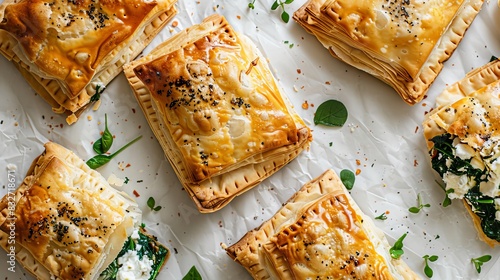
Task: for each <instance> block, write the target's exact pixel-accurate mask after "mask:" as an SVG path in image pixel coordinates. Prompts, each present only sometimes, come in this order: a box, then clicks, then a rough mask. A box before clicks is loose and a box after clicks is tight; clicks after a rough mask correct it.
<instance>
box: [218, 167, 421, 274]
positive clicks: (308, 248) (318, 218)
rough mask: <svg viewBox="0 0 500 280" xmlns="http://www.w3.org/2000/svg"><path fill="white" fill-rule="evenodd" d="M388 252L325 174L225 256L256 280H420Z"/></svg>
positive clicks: (381, 237) (382, 238)
mask: <svg viewBox="0 0 500 280" xmlns="http://www.w3.org/2000/svg"><path fill="white" fill-rule="evenodd" d="M389 248H390V245H389V244H388V242H387V240H386V238H385V236H384V234H383V232H382V231H380V230H379V229H378V228H376V227H375V225H374V224H373V221H372V220H371V219H370V218H368V217H367V216H365V215H364V214H363V213H362V212H361V210H360V209H359V207H358V206H357V205H356V203H355V202H354V200H353V199H352V198H351V196H350V195H349V193H348V192H347V190H346V189H345V188H344V186H343V184H342V182H341V181H340V179H339V178H338V176H337V175H336V174H335V172H334V171H333V170H327V171H326V172H325V173H323V174H322V175H321V176H319V177H318V178H316V179H314V180H312V181H310V182H308V183H307V184H305V185H304V186H303V187H302V188H301V189H300V190H299V191H298V192H297V193H295V195H293V196H292V197H291V198H290V199H289V200H288V202H287V203H286V204H285V205H284V206H283V207H282V208H281V209H280V210H279V211H278V212H277V213H276V214H275V215H274V216H273V217H272V218H271V219H270V220H268V221H266V222H264V223H263V224H262V225H261V226H260V227H258V228H257V229H254V230H251V231H249V232H248V233H247V234H246V235H245V236H243V237H242V238H241V239H240V240H239V241H238V242H236V243H235V244H233V245H231V246H230V247H228V248H226V251H227V254H228V255H229V256H230V257H231V258H232V259H233V260H234V261H236V262H238V263H240V264H241V265H242V266H243V267H245V268H246V269H247V271H248V272H249V273H250V274H251V275H252V277H253V278H254V279H327V278H330V277H331V278H332V279H343V278H349V279H351V278H356V279H419V277H418V276H417V275H416V274H415V273H414V272H413V271H411V270H410V268H409V267H408V266H407V265H406V264H405V263H404V262H403V261H402V260H401V259H392V258H391V257H390V255H389Z"/></svg>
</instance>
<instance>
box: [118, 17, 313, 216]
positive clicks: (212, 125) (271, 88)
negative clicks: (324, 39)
mask: <svg viewBox="0 0 500 280" xmlns="http://www.w3.org/2000/svg"><path fill="white" fill-rule="evenodd" d="M124 69H125V70H124V72H125V75H126V77H127V79H128V81H129V83H130V85H131V87H132V89H133V91H134V93H135V96H136V98H137V100H138V101H139V103H140V105H141V107H142V109H143V111H144V113H145V115H146V117H147V119H148V122H149V124H150V126H151V128H152V130H153V132H154V133H155V135H156V137H157V138H158V140H159V142H160V144H161V145H162V147H163V149H164V151H165V154H166V156H167V158H168V159H169V161H170V163H171V164H172V166H173V168H174V170H175V172H176V173H177V175H178V177H179V179H180V181H181V183H182V184H183V185H184V186H185V189H186V190H187V191H188V192H189V194H190V195H191V197H192V198H193V200H194V201H195V202H196V204H197V206H198V208H199V210H200V211H201V212H211V211H215V210H218V209H220V208H221V207H223V206H224V205H226V204H227V203H228V202H229V201H230V200H232V199H233V198H234V197H235V196H236V195H239V194H241V193H242V192H244V191H246V190H248V189H249V188H251V187H253V186H255V185H256V184H257V183H259V182H260V181H262V180H263V179H265V178H267V177H268V176H270V175H271V174H273V173H274V172H276V171H277V170H278V169H279V168H281V167H283V166H284V165H285V164H286V163H288V162H289V161H291V160H292V159H293V158H295V157H296V156H297V155H298V154H299V153H300V152H301V151H302V150H304V149H305V148H307V147H308V146H309V142H310V140H311V133H310V130H309V129H308V128H307V127H306V126H305V125H304V122H303V121H302V120H301V119H300V117H299V116H298V115H297V114H296V113H295V112H294V111H293V110H292V108H291V107H290V106H289V104H288V100H287V99H286V97H285V96H284V95H282V93H281V91H280V89H279V88H278V85H277V83H276V81H275V79H274V77H273V75H272V73H271V71H270V69H269V66H268V64H267V61H266V59H265V58H264V57H263V55H262V54H261V53H260V52H259V50H258V49H257V48H256V47H255V45H254V44H253V43H252V42H251V41H250V40H249V39H248V38H246V37H245V36H243V35H241V34H237V33H236V32H235V31H234V30H233V29H232V27H231V26H230V25H229V23H228V22H227V21H226V19H225V18H224V17H223V16H221V15H213V16H210V17H208V18H206V19H205V20H204V21H203V22H202V23H201V24H199V25H195V26H193V27H190V28H188V29H186V30H184V31H183V32H181V33H179V34H177V35H175V36H173V37H172V38H171V39H169V40H168V41H166V42H164V43H163V44H161V45H160V46H158V47H157V48H155V50H153V51H152V52H151V54H149V55H147V56H145V57H143V58H141V59H139V60H137V61H134V62H132V63H130V64H127V65H126V66H125V67H124Z"/></svg>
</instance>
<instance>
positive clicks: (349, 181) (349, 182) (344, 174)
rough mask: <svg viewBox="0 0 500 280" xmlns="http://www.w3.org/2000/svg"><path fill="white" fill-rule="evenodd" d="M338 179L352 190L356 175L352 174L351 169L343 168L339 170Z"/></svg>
mask: <svg viewBox="0 0 500 280" xmlns="http://www.w3.org/2000/svg"><path fill="white" fill-rule="evenodd" d="M340 180H341V181H342V184H344V186H345V188H346V189H348V190H352V188H353V187H354V181H356V175H354V173H352V171H351V170H348V169H344V170H342V171H340Z"/></svg>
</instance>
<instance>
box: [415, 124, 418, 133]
mask: <svg viewBox="0 0 500 280" xmlns="http://www.w3.org/2000/svg"><path fill="white" fill-rule="evenodd" d="M417 131H418V125H417V127H415V133H417Z"/></svg>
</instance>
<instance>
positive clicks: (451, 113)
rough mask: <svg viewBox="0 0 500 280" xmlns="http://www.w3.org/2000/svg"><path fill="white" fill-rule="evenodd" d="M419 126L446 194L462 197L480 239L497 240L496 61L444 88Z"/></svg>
mask: <svg viewBox="0 0 500 280" xmlns="http://www.w3.org/2000/svg"><path fill="white" fill-rule="evenodd" d="M436 107H437V108H436V109H435V110H433V111H431V113H430V114H428V115H427V117H426V119H425V121H424V123H423V127H424V137H425V139H426V140H427V146H428V149H429V154H430V156H431V164H432V168H433V169H434V170H436V171H437V173H438V174H439V175H440V176H441V178H443V181H444V183H445V185H446V186H445V190H446V195H447V196H448V197H449V198H451V199H462V200H463V202H464V205H465V207H466V208H467V210H468V212H469V214H470V215H471V217H472V220H473V223H474V225H475V228H476V230H477V231H478V233H479V237H480V238H481V240H483V241H484V242H486V243H487V244H488V245H490V246H494V245H497V244H498V243H499V242H500V166H499V164H498V160H499V158H500V61H499V60H495V61H493V62H490V63H488V64H487V65H485V66H483V67H480V68H478V69H476V70H474V71H472V72H471V73H469V74H468V75H467V76H466V77H465V78H464V79H462V80H461V81H459V82H457V83H455V84H453V85H451V86H449V87H448V88H446V89H445V90H444V91H443V92H442V93H441V94H440V95H439V96H438V98H437V104H436Z"/></svg>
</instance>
